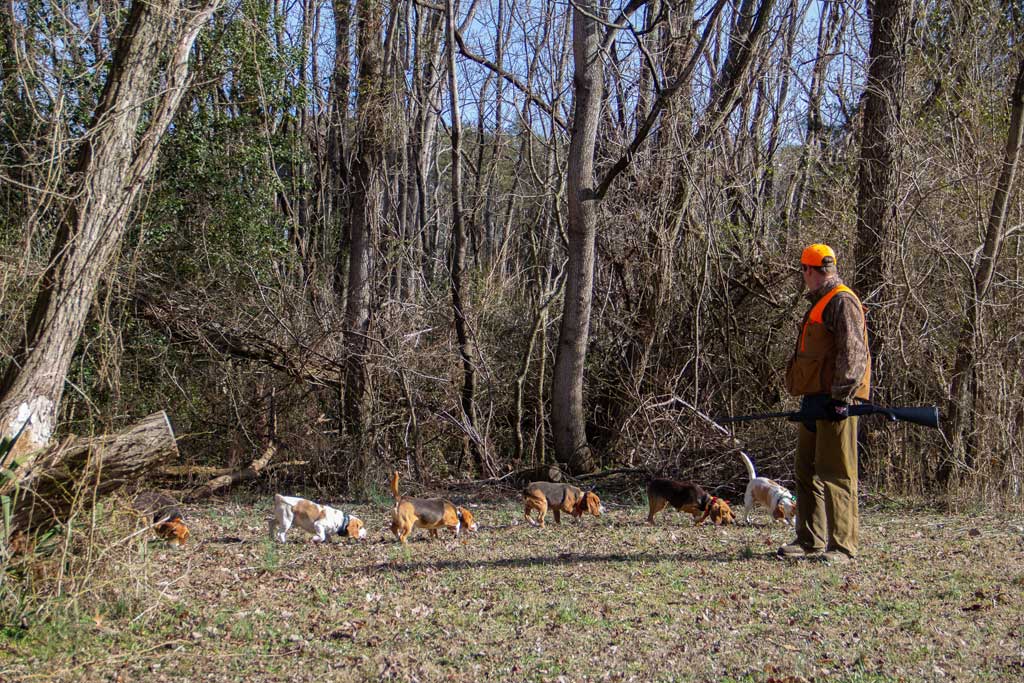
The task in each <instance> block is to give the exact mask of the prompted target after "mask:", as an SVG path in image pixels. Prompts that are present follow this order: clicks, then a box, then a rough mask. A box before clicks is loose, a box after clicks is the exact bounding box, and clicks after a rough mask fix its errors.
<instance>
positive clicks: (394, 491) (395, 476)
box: [391, 470, 402, 503]
mask: <svg viewBox="0 0 1024 683" xmlns="http://www.w3.org/2000/svg"><path fill="white" fill-rule="evenodd" d="M391 495H392V496H394V497H395V502H396V503H397V502H398V501H399V500H401V498H402V496H401V495H399V493H398V470H395V473H394V474H392V475H391Z"/></svg>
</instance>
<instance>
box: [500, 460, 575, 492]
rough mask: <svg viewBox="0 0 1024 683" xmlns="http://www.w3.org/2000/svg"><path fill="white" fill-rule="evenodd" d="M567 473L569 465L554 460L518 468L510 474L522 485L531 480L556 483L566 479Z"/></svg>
mask: <svg viewBox="0 0 1024 683" xmlns="http://www.w3.org/2000/svg"><path fill="white" fill-rule="evenodd" d="M568 473H569V466H568V465H567V464H566V463H564V462H556V463H552V464H550V465H541V466H540V467H531V468H529V469H525V470H519V471H518V472H514V473H513V474H512V478H513V479H515V480H516V481H518V482H519V483H520V484H522V485H523V486H525V485H526V484H529V483H530V482H533V481H550V482H555V483H556V484H557V483H560V482H564V481H566V479H568V477H569V474H568Z"/></svg>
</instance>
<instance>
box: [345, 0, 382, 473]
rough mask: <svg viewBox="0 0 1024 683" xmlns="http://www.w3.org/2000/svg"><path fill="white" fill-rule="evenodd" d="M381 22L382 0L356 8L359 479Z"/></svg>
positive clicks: (378, 191)
mask: <svg viewBox="0 0 1024 683" xmlns="http://www.w3.org/2000/svg"><path fill="white" fill-rule="evenodd" d="M383 16H384V15H383V5H382V2H381V0H367V1H365V2H360V3H358V6H357V9H356V21H357V22H358V38H357V43H358V46H357V50H358V60H359V83H358V92H359V95H358V101H357V110H358V123H359V140H358V147H357V151H356V162H355V168H354V172H353V177H352V193H351V207H352V210H351V214H350V215H351V236H352V237H351V245H350V251H349V267H348V288H347V289H348V299H347V301H346V306H345V349H346V354H347V355H346V361H345V423H346V428H347V429H348V431H349V433H350V434H351V435H352V436H353V437H354V440H355V448H356V450H357V452H356V453H355V458H356V463H357V471H358V472H360V473H361V472H365V471H366V466H367V464H368V454H367V453H366V450H365V446H366V445H365V443H364V442H363V439H364V438H365V432H366V430H367V426H368V424H367V423H368V412H369V411H368V408H369V406H368V402H369V387H368V386H367V377H368V373H367V359H366V351H367V348H368V335H369V331H370V278H371V273H372V271H373V267H372V257H373V250H374V240H375V238H376V236H377V234H378V232H379V231H378V224H379V221H380V214H381V202H382V194H383V179H382V178H381V172H382V169H381V166H382V164H383V159H384V148H385V145H386V139H385V137H386V135H387V122H386V120H385V119H386V115H387V107H386V103H387V93H386V91H385V90H386V89H385V83H384V66H383V54H382V46H381V42H380V41H381V35H382V30H383Z"/></svg>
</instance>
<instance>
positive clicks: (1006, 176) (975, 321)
mask: <svg viewBox="0 0 1024 683" xmlns="http://www.w3.org/2000/svg"><path fill="white" fill-rule="evenodd" d="M1022 142H1024V59H1021V60H1020V63H1019V64H1018V66H1017V78H1016V79H1015V80H1014V85H1013V92H1012V93H1011V94H1010V125H1009V128H1008V130H1007V131H1006V147H1005V150H1004V152H1003V164H1002V169H1001V170H1000V172H999V180H998V181H997V182H996V188H995V193H994V194H993V196H992V205H991V207H990V208H989V212H988V226H987V228H986V230H985V241H984V243H983V244H982V245H981V252H980V254H979V255H978V258H977V262H976V263H975V265H974V273H973V278H972V280H971V285H970V289H969V290H968V294H967V311H966V315H965V316H964V320H963V324H962V325H961V327H960V335H959V342H958V343H957V347H956V362H955V365H954V367H953V374H952V377H951V384H950V390H949V397H950V401H949V419H948V420H947V424H948V425H949V427H948V430H949V432H950V434H949V440H950V442H951V443H952V445H953V454H952V455H953V457H952V458H947V459H946V460H945V461H943V463H942V464H941V465H940V467H939V469H938V472H937V475H938V479H939V481H940V482H941V483H943V484H947V483H949V479H950V477H951V475H952V474H953V472H954V469H955V468H954V463H956V462H958V461H959V459H960V458H961V457H962V458H963V461H962V462H963V465H964V466H965V467H967V468H968V469H970V468H973V467H974V464H975V458H976V455H977V453H976V451H977V446H976V444H975V443H974V439H973V438H972V435H973V430H970V429H969V424H967V423H968V421H969V419H970V417H971V416H972V415H973V414H974V413H975V411H976V409H977V405H976V400H975V398H976V396H977V392H976V391H972V390H971V387H972V386H973V385H974V384H975V382H977V378H976V377H975V364H976V362H977V353H978V334H979V330H981V329H982V314H983V312H984V306H985V302H986V300H987V299H988V295H989V290H990V289H991V287H992V280H993V278H994V276H995V273H996V265H997V263H998V261H999V254H1000V251H1001V250H1002V247H1003V240H1004V239H1005V237H1006V233H1005V228H1004V225H1005V224H1006V212H1007V205H1008V204H1009V199H1010V196H1011V193H1012V192H1013V183H1014V180H1015V179H1016V176H1017V165H1018V161H1019V160H1020V150H1021V143H1022Z"/></svg>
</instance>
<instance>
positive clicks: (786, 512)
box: [740, 451, 796, 527]
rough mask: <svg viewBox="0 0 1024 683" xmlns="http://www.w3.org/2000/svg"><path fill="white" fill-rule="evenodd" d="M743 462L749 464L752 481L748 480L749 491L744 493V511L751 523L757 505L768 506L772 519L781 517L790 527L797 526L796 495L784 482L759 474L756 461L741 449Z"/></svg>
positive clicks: (748, 472)
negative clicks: (751, 459)
mask: <svg viewBox="0 0 1024 683" xmlns="http://www.w3.org/2000/svg"><path fill="white" fill-rule="evenodd" d="M740 457H741V458H743V464H744V465H746V466H747V474H748V475H750V481H749V482H747V491H746V493H745V494H744V495H743V512H744V515H745V517H746V520H747V524H750V513H751V511H752V510H753V509H754V508H755V507H758V506H760V507H763V508H766V509H767V510H768V511H769V512H770V513H771V516H772V519H781V520H783V521H784V522H785V523H786V524H788V525H789V526H790V527H795V526H796V496H794V495H793V494H792V493H791V492H790V490H789V489H787V488H786V487H785V486H783V485H782V484H780V483H778V482H776V481H772V480H771V479H768V478H767V477H759V476H757V472H755V471H754V463H752V462H750V458H748V457H747V454H746V453H744V452H743V451H740Z"/></svg>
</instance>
